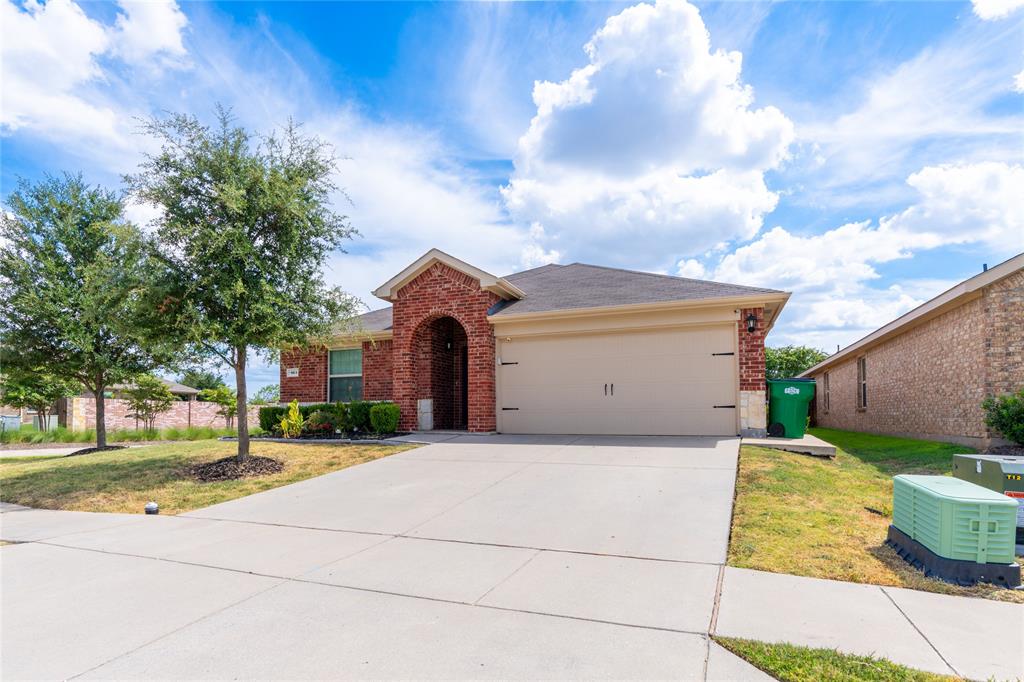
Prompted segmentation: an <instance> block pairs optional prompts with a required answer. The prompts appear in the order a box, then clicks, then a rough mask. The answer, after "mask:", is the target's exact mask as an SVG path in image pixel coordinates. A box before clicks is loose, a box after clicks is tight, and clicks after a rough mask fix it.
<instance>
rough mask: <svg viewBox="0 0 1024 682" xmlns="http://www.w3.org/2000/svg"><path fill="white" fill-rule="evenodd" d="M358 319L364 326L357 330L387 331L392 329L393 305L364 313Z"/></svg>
mask: <svg viewBox="0 0 1024 682" xmlns="http://www.w3.org/2000/svg"><path fill="white" fill-rule="evenodd" d="M357 319H358V320H359V322H358V324H359V325H360V326H361V327H362V328H361V329H358V330H357V331H366V332H382V331H387V330H388V329H391V306H388V307H387V308H381V309H380V310H371V311H370V312H368V313H363V314H362V315H360V316H359V317H358V318H357Z"/></svg>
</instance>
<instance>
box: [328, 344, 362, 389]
mask: <svg viewBox="0 0 1024 682" xmlns="http://www.w3.org/2000/svg"><path fill="white" fill-rule="evenodd" d="M336 350H357V351H359V372H357V373H348V374H331V353H332V352H334V351H336ZM362 351H363V347H362V346H361V345H360V346H345V347H343V348H328V349H327V402H329V403H331V402H335V401H333V400H331V379H349V378H351V377H359V378H360V379H361V378H362V377H363V357H362ZM362 392H363V391H362V389H360V391H359V393H360V395H359V399H360V400H362V398H363V396H362ZM339 402H340V401H339Z"/></svg>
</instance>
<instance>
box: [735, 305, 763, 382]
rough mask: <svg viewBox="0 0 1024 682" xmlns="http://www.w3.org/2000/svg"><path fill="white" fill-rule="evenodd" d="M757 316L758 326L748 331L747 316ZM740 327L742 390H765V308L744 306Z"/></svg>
mask: <svg viewBox="0 0 1024 682" xmlns="http://www.w3.org/2000/svg"><path fill="white" fill-rule="evenodd" d="M750 314H754V315H756V316H757V328H756V329H755V330H754V331H753V332H748V331H747V316H748V315H750ZM737 326H738V328H739V343H738V344H737V348H738V350H739V367H740V390H741V391H763V390H764V389H765V372H764V337H765V334H766V332H765V328H764V308H744V309H742V310H741V311H740V321H739V324H738V325H737Z"/></svg>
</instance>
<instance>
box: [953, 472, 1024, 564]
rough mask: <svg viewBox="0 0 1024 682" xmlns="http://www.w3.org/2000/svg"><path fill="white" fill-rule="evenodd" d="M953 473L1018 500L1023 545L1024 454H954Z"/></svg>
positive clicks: (1019, 535) (1018, 527) (1019, 541)
mask: <svg viewBox="0 0 1024 682" xmlns="http://www.w3.org/2000/svg"><path fill="white" fill-rule="evenodd" d="M953 475H954V476H956V477H957V478H959V479H962V480H964V481H970V482H971V483H975V484H977V485H980V486H981V487H983V488H988V489H989V490H994V491H996V492H997V493H1002V494H1004V495H1006V496H1007V497H1011V498H1013V499H1014V500H1016V501H1017V544H1018V545H1024V457H1020V456H1014V455H953Z"/></svg>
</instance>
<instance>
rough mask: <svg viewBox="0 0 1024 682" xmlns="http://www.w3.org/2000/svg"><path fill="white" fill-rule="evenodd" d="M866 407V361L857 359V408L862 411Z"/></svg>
mask: <svg viewBox="0 0 1024 682" xmlns="http://www.w3.org/2000/svg"><path fill="white" fill-rule="evenodd" d="M867 406H868V361H867V358H857V407H859V408H860V409H862V410H864V409H867Z"/></svg>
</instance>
